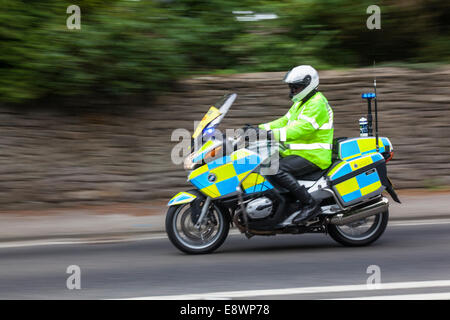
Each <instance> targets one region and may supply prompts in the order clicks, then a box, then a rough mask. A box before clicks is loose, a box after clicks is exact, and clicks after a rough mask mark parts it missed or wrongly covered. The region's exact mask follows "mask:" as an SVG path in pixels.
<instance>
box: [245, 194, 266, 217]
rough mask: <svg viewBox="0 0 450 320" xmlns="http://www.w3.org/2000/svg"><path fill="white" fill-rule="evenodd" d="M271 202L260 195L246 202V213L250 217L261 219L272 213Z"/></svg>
mask: <svg viewBox="0 0 450 320" xmlns="http://www.w3.org/2000/svg"><path fill="white" fill-rule="evenodd" d="M272 208H273V203H272V200H270V199H269V198H267V197H261V198H258V199H255V200H252V201H250V202H249V203H248V204H247V207H246V209H247V214H248V216H249V217H250V218H252V219H263V218H266V217H268V216H269V215H270V214H271V213H272Z"/></svg>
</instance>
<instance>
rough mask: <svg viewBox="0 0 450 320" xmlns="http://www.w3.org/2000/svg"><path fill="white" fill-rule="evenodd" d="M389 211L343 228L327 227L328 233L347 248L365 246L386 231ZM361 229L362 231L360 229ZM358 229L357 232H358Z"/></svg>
mask: <svg viewBox="0 0 450 320" xmlns="http://www.w3.org/2000/svg"><path fill="white" fill-rule="evenodd" d="M388 220H389V211H388V210H386V211H385V212H382V213H379V214H377V215H374V216H371V217H367V218H365V219H362V220H360V221H356V222H353V223H350V224H348V225H344V226H337V225H331V224H330V225H329V226H328V232H329V234H330V236H331V238H333V239H334V240H335V241H337V242H339V243H340V244H342V245H344V246H347V247H360V246H367V245H369V244H371V243H373V242H375V241H376V240H377V239H378V238H379V237H380V236H381V235H382V234H383V233H384V231H385V230H386V227H387V224H388ZM361 227H363V228H364V229H361ZM358 229H359V230H358Z"/></svg>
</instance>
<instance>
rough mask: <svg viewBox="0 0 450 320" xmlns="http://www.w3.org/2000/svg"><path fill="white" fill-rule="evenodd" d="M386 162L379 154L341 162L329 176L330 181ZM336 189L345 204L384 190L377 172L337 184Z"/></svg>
mask: <svg viewBox="0 0 450 320" xmlns="http://www.w3.org/2000/svg"><path fill="white" fill-rule="evenodd" d="M380 160H384V158H383V156H382V155H381V154H379V153H376V152H374V153H370V154H367V155H365V156H362V157H361V156H360V157H359V158H356V159H353V160H350V161H345V160H344V161H341V162H340V163H338V164H337V165H336V166H335V167H334V168H333V169H331V170H330V172H329V173H328V174H327V176H328V177H329V179H330V181H333V180H336V179H339V178H340V177H343V176H345V175H347V174H349V173H351V172H353V171H356V170H358V169H361V168H363V167H366V166H368V165H371V164H372V163H375V162H378V161H380ZM334 187H335V189H336V191H337V193H338V194H339V195H340V196H341V198H342V200H343V201H344V202H350V201H353V200H356V199H358V198H361V197H363V196H365V195H368V194H370V193H372V192H375V191H380V188H383V186H382V184H381V181H380V177H379V175H378V172H377V171H376V170H372V171H370V170H369V171H368V172H363V173H361V174H359V175H357V176H355V177H353V178H350V179H348V180H345V181H343V182H340V183H338V184H336V185H335V186H334Z"/></svg>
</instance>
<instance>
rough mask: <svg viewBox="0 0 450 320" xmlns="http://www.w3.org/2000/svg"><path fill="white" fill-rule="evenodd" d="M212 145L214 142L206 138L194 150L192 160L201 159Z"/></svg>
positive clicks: (197, 160) (195, 161)
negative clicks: (197, 148) (200, 145)
mask: <svg viewBox="0 0 450 320" xmlns="http://www.w3.org/2000/svg"><path fill="white" fill-rule="evenodd" d="M213 146H214V142H213V141H212V140H208V141H207V142H206V143H205V144H204V145H202V147H201V148H200V149H199V150H198V151H197V152H196V154H195V156H194V158H193V159H192V162H194V163H197V162H200V161H201V160H203V158H204V157H205V155H206V154H207V153H208V152H209V151H211V149H212V148H211V147H213Z"/></svg>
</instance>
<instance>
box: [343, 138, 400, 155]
mask: <svg viewBox="0 0 450 320" xmlns="http://www.w3.org/2000/svg"><path fill="white" fill-rule="evenodd" d="M387 146H389V147H390V150H391V151H392V144H391V142H390V141H389V139H388V138H385V137H380V138H378V147H379V152H381V153H383V152H384V151H385V150H386V147H387ZM373 152H376V144H375V138H374V137H361V138H355V139H350V140H347V141H343V142H341V143H340V144H339V159H341V160H351V159H354V158H357V157H361V156H363V155H366V154H369V153H373Z"/></svg>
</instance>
